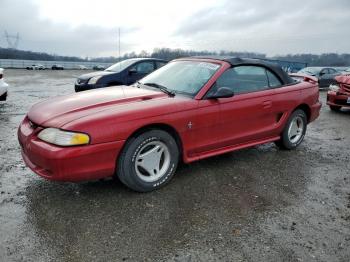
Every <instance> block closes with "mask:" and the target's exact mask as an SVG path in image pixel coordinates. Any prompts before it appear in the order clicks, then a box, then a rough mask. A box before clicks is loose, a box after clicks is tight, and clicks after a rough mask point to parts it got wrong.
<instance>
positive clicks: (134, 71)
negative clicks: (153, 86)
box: [128, 68, 137, 75]
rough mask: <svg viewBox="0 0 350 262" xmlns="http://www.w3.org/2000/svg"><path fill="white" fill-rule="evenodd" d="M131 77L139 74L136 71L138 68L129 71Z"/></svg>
mask: <svg viewBox="0 0 350 262" xmlns="http://www.w3.org/2000/svg"><path fill="white" fill-rule="evenodd" d="M128 73H129V75H133V74H136V73H137V70H136V68H131V69H129V72H128Z"/></svg>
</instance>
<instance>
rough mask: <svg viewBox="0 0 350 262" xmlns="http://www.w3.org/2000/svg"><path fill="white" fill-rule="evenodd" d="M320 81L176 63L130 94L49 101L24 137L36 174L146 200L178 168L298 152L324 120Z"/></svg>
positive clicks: (223, 62)
mask: <svg viewBox="0 0 350 262" xmlns="http://www.w3.org/2000/svg"><path fill="white" fill-rule="evenodd" d="M320 108H321V103H320V101H319V91H318V83H317V79H316V78H314V77H312V76H298V75H295V76H293V78H292V77H290V76H289V75H287V74H286V73H285V72H284V71H283V70H282V69H281V68H280V67H278V66H275V65H273V64H270V63H267V62H264V61H261V60H255V59H241V58H231V57H194V58H183V59H177V60H174V61H172V62H170V63H169V64H167V65H165V66H163V67H162V68H160V69H158V70H157V71H155V72H153V73H151V74H149V75H148V76H146V77H145V78H143V79H141V80H140V81H139V82H137V83H135V84H134V85H133V86H119V87H108V88H105V89H103V90H91V91H87V92H82V93H77V94H72V95H67V96H61V97H57V98H51V99H49V100H46V101H43V102H40V103H38V104H36V105H34V106H33V107H32V108H31V109H30V111H29V112H28V114H27V115H26V116H25V118H24V120H23V121H22V123H21V124H20V126H19V129H18V139H19V142H20V145H21V147H22V156H23V159H24V161H25V163H26V164H27V165H28V166H29V167H30V168H31V169H32V170H33V171H34V172H35V173H37V174H38V175H40V176H42V177H44V178H47V179H50V180H57V181H71V182H77V181H82V180H91V179H100V178H105V177H111V176H117V177H118V178H119V179H120V181H122V182H123V183H124V184H125V185H126V186H128V187H129V188H131V189H133V190H135V191H140V192H147V191H151V190H154V189H158V188H159V187H161V186H163V185H165V184H166V183H167V182H169V180H170V179H171V178H172V177H173V175H174V174H175V171H176V168H177V165H178V162H179V161H183V162H185V163H190V162H192V161H195V160H199V159H204V158H207V157H210V156H214V155H218V154H223V153H227V152H231V151H234V150H238V149H242V148H246V147H251V146H255V145H259V144H263V143H269V142H275V143H276V144H277V145H278V146H279V147H281V148H284V149H289V150H290V149H294V148H296V147H297V146H298V145H299V144H300V143H301V142H302V141H303V139H304V136H305V132H306V128H307V124H308V123H310V122H312V121H314V120H315V119H316V118H317V117H318V115H319V112H320Z"/></svg>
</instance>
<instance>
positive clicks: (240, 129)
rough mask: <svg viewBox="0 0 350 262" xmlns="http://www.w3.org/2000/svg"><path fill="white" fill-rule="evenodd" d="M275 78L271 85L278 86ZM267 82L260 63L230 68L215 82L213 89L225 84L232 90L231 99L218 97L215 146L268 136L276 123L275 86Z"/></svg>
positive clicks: (279, 83)
mask: <svg viewBox="0 0 350 262" xmlns="http://www.w3.org/2000/svg"><path fill="white" fill-rule="evenodd" d="M269 73H271V72H269ZM275 78H276V79H277V77H275ZM277 81H278V82H277V83H274V85H275V86H278V85H281V82H280V81H279V80H278V79H277ZM269 82H270V81H269V78H268V72H267V71H266V69H265V68H264V67H260V66H237V67H234V68H230V69H228V70H227V71H226V72H224V73H223V74H222V75H221V77H220V78H219V79H218V80H217V81H216V87H215V88H219V87H229V88H231V89H232V91H233V92H234V96H233V97H231V98H222V99H219V102H220V127H221V128H220V136H219V140H220V141H219V143H218V145H219V147H225V146H230V145H238V144H242V143H247V142H249V141H256V140H259V139H262V138H267V137H270V136H272V134H273V133H274V129H275V123H276V112H274V109H273V103H274V94H275V89H274V86H272V83H271V84H270V83H269Z"/></svg>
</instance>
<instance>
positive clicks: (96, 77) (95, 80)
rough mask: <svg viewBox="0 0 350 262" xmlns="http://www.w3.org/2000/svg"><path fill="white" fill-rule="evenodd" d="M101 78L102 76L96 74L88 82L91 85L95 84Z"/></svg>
mask: <svg viewBox="0 0 350 262" xmlns="http://www.w3.org/2000/svg"><path fill="white" fill-rule="evenodd" d="M100 78H101V76H94V77H92V78H90V80H89V82H88V84H89V85H94V84H96V82H97V81H98V80H99V79H100Z"/></svg>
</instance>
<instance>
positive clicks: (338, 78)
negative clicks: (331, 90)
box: [335, 75, 350, 85]
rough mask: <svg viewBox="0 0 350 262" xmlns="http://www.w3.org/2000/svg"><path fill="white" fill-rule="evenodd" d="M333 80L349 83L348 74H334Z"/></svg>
mask: <svg viewBox="0 0 350 262" xmlns="http://www.w3.org/2000/svg"><path fill="white" fill-rule="evenodd" d="M335 80H337V82H338V83H341V84H346V85H350V75H341V76H336V77H335Z"/></svg>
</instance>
